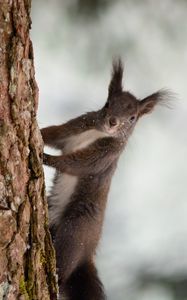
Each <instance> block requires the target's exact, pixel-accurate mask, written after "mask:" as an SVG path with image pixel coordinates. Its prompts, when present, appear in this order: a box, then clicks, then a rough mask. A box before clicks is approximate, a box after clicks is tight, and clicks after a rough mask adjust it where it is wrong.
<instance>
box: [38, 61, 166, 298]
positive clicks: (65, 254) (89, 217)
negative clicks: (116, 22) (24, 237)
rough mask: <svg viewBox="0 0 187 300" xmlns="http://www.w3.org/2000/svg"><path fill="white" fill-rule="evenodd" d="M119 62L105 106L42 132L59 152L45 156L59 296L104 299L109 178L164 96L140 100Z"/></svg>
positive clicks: (159, 93)
mask: <svg viewBox="0 0 187 300" xmlns="http://www.w3.org/2000/svg"><path fill="white" fill-rule="evenodd" d="M122 77H123V65H122V62H121V60H120V59H119V60H117V61H115V62H114V63H113V71H112V78H111V82H110V84H109V89H108V99H107V101H106V103H105V105H104V107H103V108H102V109H100V110H98V111H93V112H89V113H87V114H84V115H82V116H80V117H77V118H75V119H73V120H70V121H69V122H67V123H66V124H62V125H59V126H50V127H47V128H43V129H42V130H41V133H42V136H43V140H44V143H45V145H49V146H52V147H54V148H56V149H60V150H61V151H62V155H59V156H53V155H49V154H44V157H43V160H44V164H45V165H48V166H52V167H54V168H55V169H56V176H55V179H54V185H53V188H52V192H51V195H50V196H49V199H48V204H49V223H50V231H51V234H52V238H53V242H54V247H55V250H56V257H57V270H58V280H59V289H60V295H61V297H62V296H63V295H66V296H67V297H68V299H70V300H104V299H106V296H105V294H104V291H103V286H102V283H101V281H100V279H99V277H98V274H97V270H96V267H95V265H94V255H95V251H96V247H97V244H98V241H99V239H100V235H101V229H102V224H103V218H104V212H105V206H106V201H107V195H108V192H109V188H110V183H111V179H112V176H113V173H114V171H115V169H116V166H117V161H118V158H119V156H120V154H121V153H122V151H123V149H124V147H125V145H126V143H127V140H128V137H129V136H130V134H131V133H132V131H133V129H134V127H135V124H136V123H137V121H138V119H139V118H140V117H141V116H142V115H144V114H146V113H150V112H151V111H152V110H153V108H154V107H155V105H156V104H157V103H159V102H160V101H162V100H164V98H165V96H167V95H166V92H165V91H158V92H156V93H154V94H152V95H150V96H148V97H146V98H145V99H143V100H141V101H140V100H138V99H137V98H136V97H135V96H134V95H132V94H131V93H129V92H127V91H123V89H122Z"/></svg>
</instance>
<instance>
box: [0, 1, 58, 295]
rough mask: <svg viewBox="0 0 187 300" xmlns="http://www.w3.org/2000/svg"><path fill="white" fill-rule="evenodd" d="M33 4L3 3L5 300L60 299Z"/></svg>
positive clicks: (0, 180)
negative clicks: (50, 223)
mask: <svg viewBox="0 0 187 300" xmlns="http://www.w3.org/2000/svg"><path fill="white" fill-rule="evenodd" d="M30 5H31V1H30V0H0V299H7V300H13V299H37V300H40V299H42V300H43V299H44V300H47V299H56V291H57V285H56V277H55V258H54V251H53V248H52V244H51V239H50V235H49V231H48V226H47V212H46V199H45V192H44V190H45V189H44V176H43V169H42V161H41V157H42V150H43V149H42V147H43V146H42V144H43V143H42V139H41V135H40V131H39V128H38V125H37V122H36V110H37V98H38V89H37V85H36V82H35V78H34V66H33V50H32V43H31V41H30V38H29V29H30V24H31V20H30Z"/></svg>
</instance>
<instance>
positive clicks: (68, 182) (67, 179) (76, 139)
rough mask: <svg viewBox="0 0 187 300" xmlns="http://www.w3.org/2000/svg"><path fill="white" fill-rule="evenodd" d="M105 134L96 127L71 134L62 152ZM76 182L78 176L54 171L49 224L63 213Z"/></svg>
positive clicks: (84, 146)
mask: <svg viewBox="0 0 187 300" xmlns="http://www.w3.org/2000/svg"><path fill="white" fill-rule="evenodd" d="M106 136H108V135H107V133H105V132H102V131H99V130H96V129H90V130H87V131H85V132H83V133H80V134H77V135H73V136H71V137H69V138H67V139H66V141H65V143H64V147H63V154H67V153H71V152H75V151H77V150H81V149H83V148H86V147H88V146H89V145H90V144H92V143H94V142H95V141H96V140H98V139H100V138H103V137H106ZM78 182H79V178H78V177H77V176H73V175H69V174H66V173H58V172H56V175H55V179H54V185H53V189H52V191H51V195H50V197H49V198H48V202H49V222H50V226H53V225H55V224H56V222H57V221H58V220H59V218H60V217H61V215H62V214H63V211H64V210H65V208H66V207H67V205H68V203H69V202H70V201H71V197H72V195H73V194H74V191H75V189H76V187H77V185H78Z"/></svg>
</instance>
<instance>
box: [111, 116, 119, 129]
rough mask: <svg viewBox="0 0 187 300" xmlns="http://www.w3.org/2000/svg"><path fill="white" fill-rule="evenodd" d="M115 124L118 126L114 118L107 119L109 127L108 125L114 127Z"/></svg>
mask: <svg viewBox="0 0 187 300" xmlns="http://www.w3.org/2000/svg"><path fill="white" fill-rule="evenodd" d="M117 124H118V121H117V119H116V118H115V117H110V119H109V125H110V127H114V126H116V125H117Z"/></svg>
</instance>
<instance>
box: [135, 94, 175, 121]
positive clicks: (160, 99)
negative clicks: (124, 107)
mask: <svg viewBox="0 0 187 300" xmlns="http://www.w3.org/2000/svg"><path fill="white" fill-rule="evenodd" d="M169 96H170V92H169V91H167V90H160V91H158V92H156V93H154V94H151V95H150V96H148V97H146V98H144V99H143V100H141V101H140V108H139V116H142V115H144V114H148V113H151V112H152V110H153V109H154V107H155V105H157V104H161V103H163V104H166V103H167V100H168V97H169Z"/></svg>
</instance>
